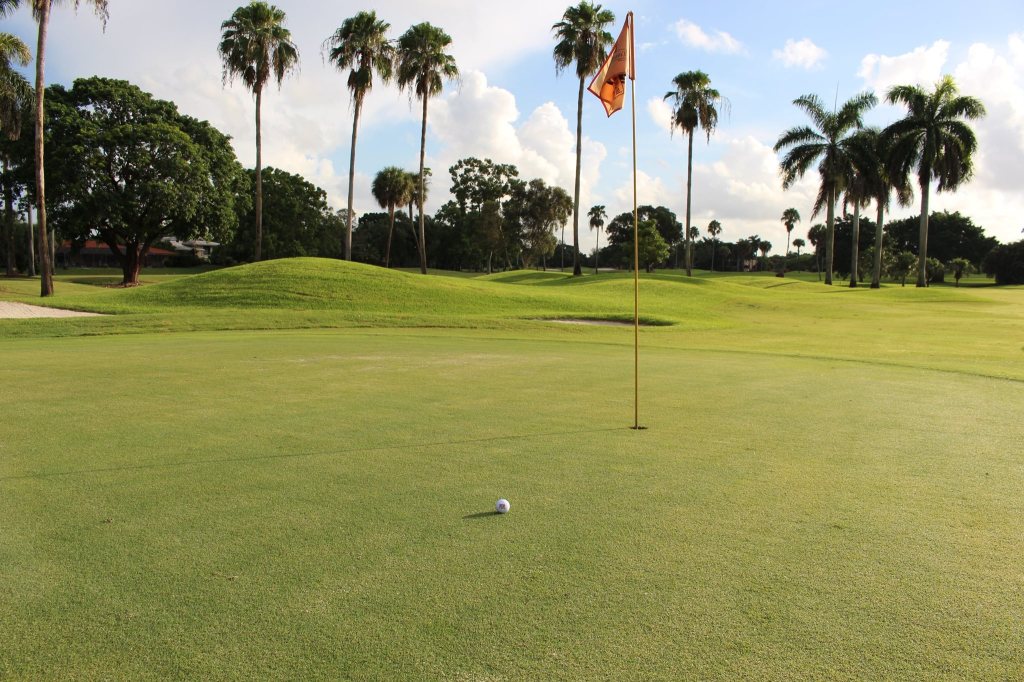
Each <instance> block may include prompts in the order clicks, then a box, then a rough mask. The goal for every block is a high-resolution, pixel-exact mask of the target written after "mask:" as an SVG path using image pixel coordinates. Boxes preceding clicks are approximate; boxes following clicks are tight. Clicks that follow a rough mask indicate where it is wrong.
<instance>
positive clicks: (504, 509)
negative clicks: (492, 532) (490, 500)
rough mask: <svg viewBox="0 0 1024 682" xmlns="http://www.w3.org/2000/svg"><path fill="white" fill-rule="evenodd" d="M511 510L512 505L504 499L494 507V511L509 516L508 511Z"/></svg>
mask: <svg viewBox="0 0 1024 682" xmlns="http://www.w3.org/2000/svg"><path fill="white" fill-rule="evenodd" d="M511 508H512V505H510V504H509V503H508V500H506V499H505V498H504V497H503V498H501V499H500V500H498V502H497V503H496V504H495V505H494V511H496V512H498V513H499V514H508V510H509V509H511Z"/></svg>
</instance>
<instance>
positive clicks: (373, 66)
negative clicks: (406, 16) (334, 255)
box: [327, 11, 395, 266]
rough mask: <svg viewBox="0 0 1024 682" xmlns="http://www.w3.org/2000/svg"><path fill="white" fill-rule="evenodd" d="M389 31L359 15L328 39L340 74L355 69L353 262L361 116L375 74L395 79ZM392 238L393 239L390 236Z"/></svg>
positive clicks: (348, 224)
mask: <svg viewBox="0 0 1024 682" xmlns="http://www.w3.org/2000/svg"><path fill="white" fill-rule="evenodd" d="M389 28H391V24H389V23H387V22H386V21H378V19H377V13H376V12H373V11H370V12H359V13H358V14H356V15H355V16H354V17H349V18H348V19H346V20H345V21H343V22H342V24H341V26H340V27H339V28H338V30H336V31H335V32H334V35H333V36H331V37H330V38H328V39H327V44H329V45H330V48H331V51H330V54H329V55H328V59H330V61H331V63H332V64H334V65H335V66H336V67H337V68H338V70H339V71H344V70H345V69H351V70H350V71H349V74H348V89H349V92H351V93H352V110H353V115H352V150H351V153H350V155H349V162H348V214H347V216H346V218H345V260H352V196H353V192H354V186H355V175H356V134H357V131H358V129H359V113H360V112H361V111H362V109H363V98H364V97H365V96H366V93H368V92H369V91H370V89H371V88H372V87H373V74H374V72H375V71H376V72H377V75H378V76H380V79H381V81H382V82H384V83H387V82H388V81H390V80H391V70H392V67H393V60H394V56H395V48H394V46H393V45H392V44H391V43H390V42H388V39H387V37H386V34H387V31H388V29H389ZM375 196H376V195H375ZM391 224H392V228H394V216H392V218H391ZM388 237H389V239H390V234H389V235H388ZM386 265H387V262H386V259H385V266H386Z"/></svg>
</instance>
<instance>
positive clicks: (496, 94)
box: [4, 0, 1024, 252]
mask: <svg viewBox="0 0 1024 682" xmlns="http://www.w3.org/2000/svg"><path fill="white" fill-rule="evenodd" d="M110 4H111V15H110V21H109V23H108V25H107V28H106V31H105V32H104V31H103V30H102V27H101V25H100V23H99V21H98V20H97V19H96V18H95V17H94V16H93V15H92V13H91V11H90V10H89V9H88V8H86V7H83V8H82V9H80V10H79V12H78V14H77V15H76V14H75V13H74V12H73V11H72V10H71V9H70V8H67V7H64V8H61V9H59V10H58V12H57V14H56V16H55V18H54V22H53V25H52V28H51V38H50V43H49V53H48V54H49V56H48V67H47V75H48V81H49V82H62V83H70V82H71V81H72V80H73V79H74V78H75V77H79V76H89V75H103V76H110V77H117V78H125V79H128V80H130V81H132V82H133V83H136V84H137V85H139V86H141V87H143V88H144V89H146V90H148V91H150V92H152V93H154V94H155V95H156V96H158V97H161V98H164V99H171V100H173V101H175V102H177V103H178V105H179V107H180V108H181V109H182V110H183V111H185V112H187V113H189V114H191V115H194V116H198V117H201V118H205V119H208V120H210V121H211V122H212V123H213V124H214V125H216V126H218V127H219V128H220V129H222V130H224V131H225V132H227V133H229V134H230V135H232V137H233V138H234V140H235V145H236V148H237V150H238V154H239V158H240V159H241V160H242V162H243V163H245V164H247V165H251V164H252V163H253V162H254V159H255V152H254V139H255V133H254V129H253V122H252V117H253V103H252V98H251V96H250V95H249V94H248V93H246V92H245V91H244V89H243V88H242V87H241V86H240V85H234V86H229V87H224V85H223V83H222V80H221V71H220V65H219V62H218V60H217V55H216V44H217V40H218V37H219V27H220V22H221V21H223V20H224V19H226V18H227V17H228V16H229V15H230V14H231V12H232V11H233V10H234V8H235V7H236V6H238V4H239V2H238V1H237V0H232V1H227V2H224V1H221V0H206V1H203V2H200V1H198V0H191V1H189V0H183V1H181V2H177V3H167V2H166V1H157V0H130V1H129V0H111V3H110ZM276 4H277V5H278V6H279V7H281V8H282V9H283V10H284V11H285V12H286V13H287V15H288V22H287V25H288V27H289V28H290V29H291V30H292V32H293V35H294V38H295V41H296V43H297V45H298V47H299V50H300V55H301V58H302V66H301V70H300V72H299V73H298V74H296V75H294V76H292V77H291V78H289V79H288V80H287V81H286V82H285V84H284V86H283V87H282V89H281V90H280V92H277V91H275V92H272V93H270V94H269V95H268V96H267V97H265V99H264V162H265V163H266V164H268V165H274V166H278V167H281V168H285V169H287V170H290V171H292V172H297V173H301V174H302V175H304V176H306V177H307V178H309V179H310V180H311V181H313V182H316V183H317V184H319V185H320V186H322V187H323V188H324V189H326V190H327V191H328V194H329V197H330V200H331V203H332V204H333V205H335V206H336V207H341V206H343V204H344V200H345V199H344V198H345V196H346V191H347V174H348V151H349V139H350V135H351V111H350V106H349V98H348V94H347V92H346V91H345V90H344V76H343V75H342V74H340V73H338V72H336V71H334V70H332V69H331V68H330V67H329V66H327V65H325V64H324V63H323V60H322V58H321V53H320V46H321V43H322V41H323V40H324V39H325V38H327V37H328V36H329V35H330V33H331V32H332V31H333V29H334V28H336V27H337V26H338V25H339V24H340V23H341V21H343V20H344V19H345V18H346V17H348V16H351V15H353V14H355V13H356V12H358V11H359V10H361V9H364V8H366V7H367V5H364V4H361V3H356V2H349V1H347V0H301V1H300V0H279V1H278V2H277V3H276ZM565 7H566V5H565V4H563V3H559V2H550V1H541V0H520V2H517V3H514V4H513V5H499V4H497V3H481V2H473V1H469V0H446V1H438V2H431V3H418V2H414V1H413V0H393V1H391V2H387V3H380V4H379V5H378V6H377V7H376V11H377V13H378V15H379V16H380V17H381V18H383V19H385V20H386V21H389V22H390V23H391V24H392V32H393V35H394V36H395V37H397V36H398V35H399V34H400V33H401V32H402V31H404V30H405V29H406V28H408V26H410V25H411V24H413V23H417V22H420V21H430V22H431V23H433V24H435V25H438V26H441V27H443V28H445V29H446V30H447V31H448V32H449V33H450V34H451V35H452V37H453V46H452V49H453V53H454V54H455V56H456V58H457V60H458V63H459V67H460V69H461V71H462V74H463V77H462V80H461V84H457V85H456V84H453V85H451V86H449V87H448V88H447V89H446V91H445V93H444V95H442V96H441V97H439V98H437V99H435V100H432V101H431V103H430V126H429V130H428V148H427V154H428V164H429V165H431V166H432V167H433V168H434V172H435V178H436V182H435V187H434V191H433V195H432V199H431V201H430V204H431V207H433V208H436V207H437V206H439V205H440V203H442V202H443V201H444V200H445V199H446V198H447V196H446V195H447V186H448V177H447V172H446V170H447V168H448V166H450V165H451V164H452V163H454V162H455V161H456V160H457V159H459V158H462V157H464V156H470V155H473V156H480V157H490V158H493V159H494V160H495V161H500V162H506V163H515V164H516V165H517V166H518V167H519V168H520V170H521V172H522V175H523V176H524V177H527V178H531V177H543V178H544V179H545V180H547V181H548V182H553V183H557V184H559V185H561V186H562V187H564V188H565V189H566V190H568V191H570V192H571V190H572V182H573V175H572V171H573V168H572V165H573V161H574V157H573V154H574V150H575V137H574V136H575V116H576V92H577V89H576V88H577V82H575V81H574V79H573V76H572V74H571V73H564V74H562V75H561V76H556V74H555V69H554V64H553V62H552V59H551V48H552V46H553V41H552V38H551V31H550V27H551V25H552V24H553V23H555V22H556V21H558V20H559V18H560V16H561V14H562V12H563V11H564V9H565ZM605 7H607V8H609V9H611V10H612V11H613V12H615V14H616V22H615V25H614V26H613V27H612V28H611V32H612V33H613V34H615V33H617V32H618V29H619V27H620V26H621V21H622V19H623V18H624V16H625V13H626V11H627V10H629V9H632V10H633V11H634V13H635V14H636V18H637V21H636V27H637V43H638V48H639V49H638V56H637V69H638V80H637V84H636V85H637V90H636V97H637V112H636V113H637V124H638V135H639V160H638V163H639V170H640V175H639V179H640V200H641V202H642V203H658V204H665V205H667V206H669V207H670V208H671V209H673V210H674V211H676V213H677V214H678V215H679V216H680V219H682V215H683V211H684V207H685V196H684V183H685V168H686V157H685V141H684V139H683V138H682V137H680V136H679V135H678V134H676V135H675V136H670V134H669V131H668V129H667V125H666V123H667V121H666V118H665V109H664V106H663V105H662V104H660V103H659V101H660V100H661V97H662V96H663V95H664V94H665V92H666V91H667V90H668V89H669V88H670V85H671V79H672V77H673V76H675V75H676V74H678V73H680V72H682V71H688V70H694V69H701V70H703V71H705V72H707V73H708V74H709V75H710V76H711V79H712V83H713V85H714V86H715V87H716V88H718V89H719V90H720V91H721V92H722V94H723V95H725V96H726V97H727V98H728V99H729V101H730V103H731V114H730V115H729V116H728V117H723V119H722V120H721V122H720V126H719V129H718V130H717V131H716V132H715V134H714V136H713V137H712V138H711V142H710V144H707V143H706V142H705V141H704V139H703V138H700V139H699V140H698V141H697V142H696V143H695V153H694V164H695V169H694V188H693V192H694V195H693V217H692V220H691V223H692V224H694V225H697V226H698V227H700V228H701V229H704V228H705V227H706V226H707V223H708V222H709V221H710V220H711V219H712V218H715V219H717V220H719V221H720V222H721V223H722V225H723V227H724V234H723V236H724V237H725V238H727V239H736V238H739V237H745V236H748V235H751V234H759V235H761V236H762V237H766V238H767V239H769V240H770V241H772V243H773V244H774V245H775V249H774V250H775V251H776V252H779V251H781V250H784V249H785V231H784V230H783V228H782V226H781V223H780V221H779V217H780V216H781V213H782V211H783V210H784V209H785V208H787V207H790V206H793V207H796V208H797V209H798V210H799V211H800V212H801V214H802V215H803V217H804V222H803V224H802V225H800V226H799V227H798V228H797V230H796V232H795V233H794V236H797V235H800V236H802V235H803V234H804V233H806V228H807V227H809V226H810V225H811V224H812V221H811V217H810V206H811V203H812V201H813V195H814V191H815V189H814V181H813V178H809V179H808V180H807V181H806V182H803V183H800V184H798V185H797V186H796V187H794V188H793V189H791V190H790V191H788V192H783V191H782V189H781V186H780V183H779V180H778V170H777V158H776V156H775V154H774V153H773V152H772V151H771V147H772V145H773V144H774V142H775V140H776V139H777V138H778V136H779V134H780V133H781V132H782V131H783V130H784V129H786V128H788V127H791V126H794V125H798V124H803V123H804V122H805V118H804V116H803V114H801V113H800V112H799V111H798V110H797V109H796V108H795V107H793V106H792V100H793V99H795V98H796V97H798V96H800V95H803V94H810V93H814V94H817V95H819V96H820V97H822V98H823V99H824V100H825V101H827V102H831V101H834V100H835V99H836V98H837V97H838V99H839V100H840V101H842V100H844V99H846V98H848V97H850V96H852V95H854V94H856V93H858V92H862V91H865V90H874V91H875V92H876V93H878V94H881V93H883V92H884V89H885V88H887V87H888V86H889V85H892V84H894V83H910V82H914V83H923V84H926V85H930V84H932V83H934V81H935V80H937V79H938V77H939V76H940V75H942V74H945V73H950V74H953V75H954V76H955V77H956V78H957V82H958V83H959V84H960V86H961V90H962V91H963V92H965V93H966V94H971V95H975V96H978V97H980V98H981V99H982V101H983V102H985V104H986V106H987V107H988V109H989V115H988V116H987V117H986V119H985V120H984V121H982V122H980V123H979V124H978V125H977V126H976V128H977V131H978V134H979V139H980V143H981V153H980V155H979V158H978V167H977V173H976V176H975V179H974V180H973V181H972V182H971V183H970V184H969V185H968V186H967V187H965V188H963V189H962V190H960V191H959V192H957V193H956V194H954V195H939V196H937V197H934V196H933V201H932V206H933V208H935V209H936V210H943V209H948V210H960V211H962V212H964V213H966V214H968V215H970V216H972V217H973V218H974V220H975V222H977V223H978V224H980V225H982V226H983V227H985V229H986V230H987V232H988V233H989V234H992V235H994V236H996V237H998V238H999V239H1001V240H1003V241H1010V240H1016V239H1019V238H1021V228H1022V227H1024V194H1022V189H1021V188H1022V187H1024V162H1022V161H1021V159H1024V77H1022V75H1021V74H1024V8H1022V6H1021V3H1019V2H1017V3H1011V2H1001V1H996V2H984V1H980V2H975V3H970V4H968V3H954V2H931V3H928V4H927V5H925V4H923V3H919V2H881V1H877V0H865V1H864V2H861V3H858V4H857V5H856V6H855V7H854V8H853V9H846V8H844V7H841V6H837V5H836V4H835V3H825V2H817V1H812V0H805V1H800V2H784V3H746V2H721V3H686V4H683V3H675V2H665V1H662V0H645V1H643V2H637V3H635V4H634V5H633V6H632V7H627V6H618V5H615V4H607V3H606V4H605ZM4 23H5V24H6V26H5V30H9V31H12V32H14V33H17V34H19V35H21V36H22V37H23V38H25V39H26V42H29V44H31V45H34V42H35V41H34V25H33V24H32V22H31V19H30V17H29V16H28V14H27V12H26V11H24V10H22V12H21V13H19V14H18V15H16V16H14V17H13V18H10V19H8V20H6V21H5V22H4ZM418 115H419V110H418V108H416V107H410V105H409V99H408V96H406V95H403V94H401V93H398V92H397V90H395V89H394V88H393V87H384V86H377V87H376V88H375V89H374V91H373V92H372V93H371V94H370V96H369V99H368V101H367V105H366V113H365V116H364V118H363V120H362V121H361V125H360V140H359V145H358V148H357V154H358V156H357V167H356V192H355V194H356V209H357V211H359V212H360V213H363V212H367V211H374V210H378V208H377V207H376V206H375V205H374V203H373V201H372V199H371V197H370V194H369V185H370V181H371V179H372V177H373V175H374V174H375V173H376V172H377V171H378V170H379V169H380V168H382V167H384V166H386V165H400V166H405V167H407V168H409V169H414V168H415V167H416V164H417V160H418V152H419V149H418V144H419V122H418ZM898 115H899V111H898V110H895V109H893V108H891V107H887V106H880V107H878V108H877V109H876V110H875V111H873V112H872V113H871V115H870V118H869V122H871V123H874V124H878V125H884V124H886V123H888V122H890V121H892V120H894V119H895V118H896V117H897V116H898ZM583 132H584V137H585V143H584V165H585V167H586V168H585V172H584V177H583V196H582V201H581V205H582V206H583V207H584V210H585V209H586V208H587V207H589V206H590V205H592V204H595V203H602V204H605V205H607V206H608V210H609V213H611V214H613V215H614V214H616V213H619V212H622V211H626V210H629V207H630V190H629V187H630V173H629V168H630V155H629V140H630V127H629V111H628V110H626V111H623V112H621V113H619V114H617V115H615V116H613V117H612V118H610V119H608V118H606V117H605V115H604V112H603V110H602V109H601V107H600V104H599V103H598V102H597V100H596V99H594V98H593V97H591V96H590V95H587V96H586V98H585V100H584V118H583ZM913 212H914V210H913V209H909V210H900V211H898V214H899V215H901V216H902V215H910V214H912V213H913ZM593 239H594V237H593V235H591V234H589V230H587V229H585V228H584V229H582V230H581V241H582V244H583V245H584V247H589V246H590V245H591V244H592V243H593Z"/></svg>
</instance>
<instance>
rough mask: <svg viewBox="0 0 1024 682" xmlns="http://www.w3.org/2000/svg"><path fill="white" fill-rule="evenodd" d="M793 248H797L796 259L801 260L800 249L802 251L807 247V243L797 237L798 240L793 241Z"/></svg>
mask: <svg viewBox="0 0 1024 682" xmlns="http://www.w3.org/2000/svg"><path fill="white" fill-rule="evenodd" d="M793 246H795V247H796V257H797V258H799V257H800V249H802V248H804V247H805V246H807V242H805V241H804V240H803V239H800V238H799V237H797V238H796V239H794V240H793Z"/></svg>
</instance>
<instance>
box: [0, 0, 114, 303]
mask: <svg viewBox="0 0 1024 682" xmlns="http://www.w3.org/2000/svg"><path fill="white" fill-rule="evenodd" d="M63 1H64V0H28V2H29V3H30V4H31V7H32V16H33V17H35V20H36V24H37V25H38V26H39V33H38V40H37V43H36V101H35V112H36V116H35V118H36V121H35V136H36V137H35V165H36V202H37V221H38V225H39V266H40V268H39V269H40V273H39V274H40V284H39V287H40V295H41V296H51V295H52V294H53V259H52V257H51V254H52V251H51V249H50V246H49V240H48V239H47V234H46V169H45V165H44V163H43V157H44V154H45V149H44V145H43V124H44V122H45V118H46V109H45V101H44V100H45V92H46V36H47V32H48V31H49V27H50V14H51V13H52V10H53V8H54V7H55V6H58V5H60V4H62V2H63ZM71 2H72V4H73V5H74V7H75V9H78V6H79V5H80V4H81V0H71ZM86 2H88V3H89V4H91V5H92V6H93V10H94V11H95V12H96V16H98V17H99V18H100V20H101V21H102V22H103V26H104V28H106V25H107V17H108V16H109V13H108V11H107V0H86ZM0 5H2V6H0V15H2V14H6V13H7V12H9V11H10V10H12V9H14V8H16V7H18V6H20V5H21V2H20V0H4V1H3V2H2V3H0Z"/></svg>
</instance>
